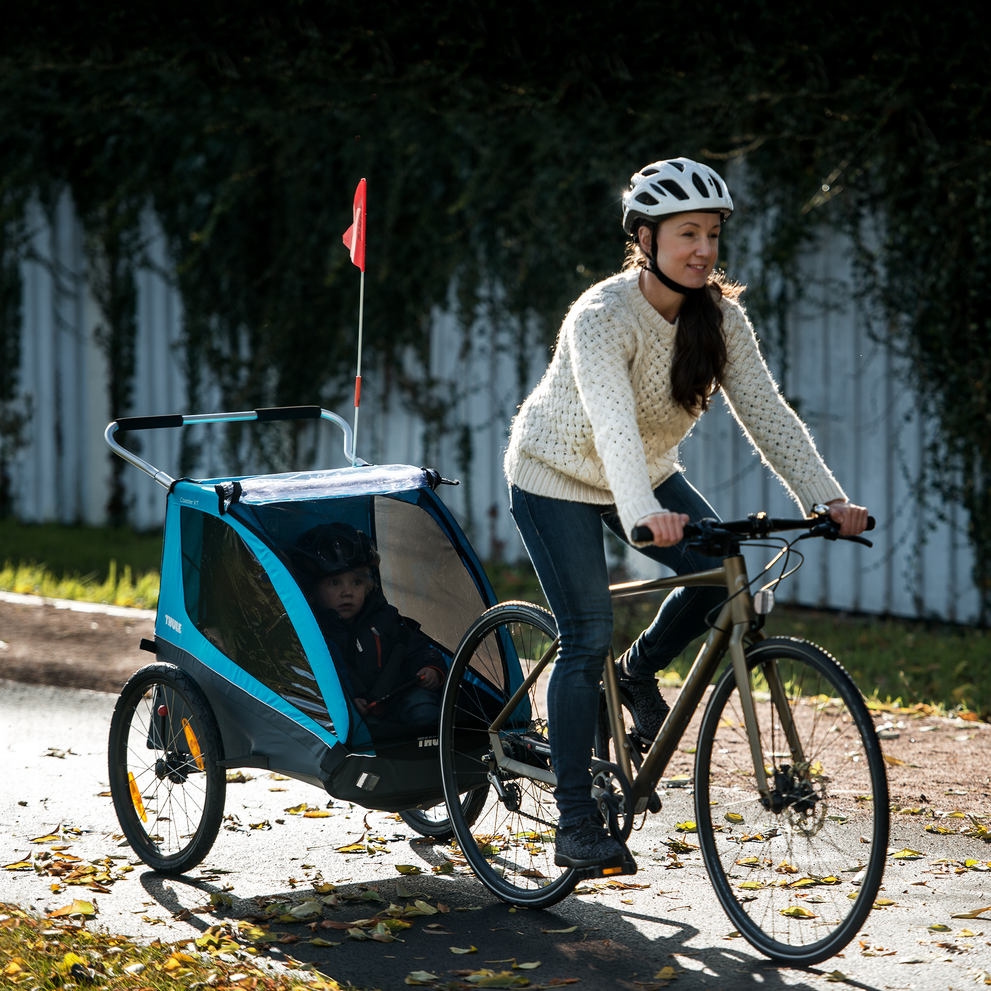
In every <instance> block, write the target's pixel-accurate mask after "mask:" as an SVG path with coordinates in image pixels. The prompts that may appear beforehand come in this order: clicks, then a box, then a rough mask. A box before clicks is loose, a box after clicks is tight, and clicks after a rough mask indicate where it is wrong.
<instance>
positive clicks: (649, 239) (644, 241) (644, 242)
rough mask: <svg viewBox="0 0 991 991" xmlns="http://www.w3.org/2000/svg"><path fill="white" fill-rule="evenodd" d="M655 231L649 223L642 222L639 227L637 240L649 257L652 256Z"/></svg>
mask: <svg viewBox="0 0 991 991" xmlns="http://www.w3.org/2000/svg"><path fill="white" fill-rule="evenodd" d="M653 240H654V238H653V232H652V231H651V229H650V227H649V226H648V225H647V224H641V225H640V226H639V227H638V228H637V241H638V243H639V244H640V250H641V251H642V252H643V253H644V254H645V255H646V256H647V257H648V258H650V257H651V251H650V249H651V245H652V243H653Z"/></svg>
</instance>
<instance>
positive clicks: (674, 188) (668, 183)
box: [638, 163, 688, 200]
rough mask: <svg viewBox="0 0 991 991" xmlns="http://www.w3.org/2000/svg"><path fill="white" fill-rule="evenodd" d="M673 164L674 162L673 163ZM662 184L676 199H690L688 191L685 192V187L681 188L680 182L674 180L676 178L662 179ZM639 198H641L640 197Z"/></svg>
mask: <svg viewBox="0 0 991 991" xmlns="http://www.w3.org/2000/svg"><path fill="white" fill-rule="evenodd" d="M672 164H673V163H672ZM661 185H662V186H663V187H664V188H665V189H666V190H667V191H668V192H669V193H671V194H672V195H673V196H674V198H675V199H678V200H687V199H688V193H686V192H685V191H684V190H683V189H682V188H681V186H679V185H678V183H676V182H675V181H674V179H662V180H661ZM638 199H639V197H638Z"/></svg>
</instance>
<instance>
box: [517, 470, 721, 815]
mask: <svg viewBox="0 0 991 991" xmlns="http://www.w3.org/2000/svg"><path fill="white" fill-rule="evenodd" d="M654 495H655V496H656V497H657V501H658V503H659V504H660V506H663V507H664V508H665V509H667V510H669V511H670V512H673V513H687V514H688V516H689V517H690V518H691V519H692V520H698V519H700V518H702V517H704V516H713V517H714V516H715V515H716V513H715V512H714V511H713V509H712V507H711V506H710V505H709V504H708V503H707V502H706V501H705V499H703V498H702V496H701V495H700V494H699V493H698V492H697V491H696V490H695V489H694V488H693V487H692V486H691V485H690V484H689V483H688V482H687V481H686V480H685V479H684V478H683V477H682V476H681V475H673V476H672V477H671V478H669V479H667V481H664V482H662V483H661V484H660V485H659V486H658V487H657V488H656V489H655V490H654ZM510 499H511V509H512V513H513V518H514V519H515V520H516V526H517V528H518V529H519V531H520V536H521V537H522V538H523V543H524V544H525V545H526V549H527V552H528V553H529V555H530V560H531V561H532V562H533V566H534V568H535V569H536V571H537V577H538V578H539V579H540V585H541V587H542V588H543V590H544V595H545V596H546V597H547V602H548V604H549V605H550V607H551V611H552V612H553V613H554V617H555V619H556V620H557V627H558V633H559V634H560V637H561V645H560V652H559V656H558V659H557V662H556V663H555V665H554V672H553V674H552V675H551V679H550V683H549V684H548V688H547V718H548V722H549V724H550V746H551V759H552V760H553V763H554V770H555V772H556V774H557V780H558V784H557V789H556V791H555V793H554V797H555V799H556V800H557V806H558V809H559V811H560V823H561V825H569V824H571V823H574V822H576V821H577V820H579V819H581V818H582V817H583V816H586V815H589V814H590V813H593V812H594V811H595V802H594V801H593V799H592V796H591V775H590V774H589V760H590V756H591V752H592V746H593V743H594V740H595V723H596V719H597V714H598V708H599V686H600V684H601V681H602V666H603V663H604V661H605V657H606V654H607V653H608V652H609V650H610V648H611V647H612V631H613V612H612V601H611V599H610V596H609V576H608V571H607V568H606V555H605V549H604V547H603V544H602V524H603V523H605V525H606V526H608V527H609V529H610V530H612V531H613V533H615V534H616V535H617V536H618V537H619V538H620V539H621V540H623V541H626V535H625V534H624V533H623V528H622V525H621V524H620V522H619V517H618V516H617V514H616V507H615V506H595V505H591V504H589V503H582V502H566V501H564V500H561V499H549V498H547V497H546V496H538V495H533V494H532V493H530V492H524V491H522V490H521V489H519V488H517V487H516V486H515V485H514V486H512V488H511V491H510ZM627 542H628V541H627ZM636 550H638V551H640V553H642V554H646V555H647V557H649V558H652V559H653V560H655V561H659V562H660V563H661V564H664V565H666V566H667V567H668V568H670V569H671V570H672V571H674V572H675V574H686V573H689V572H692V571H701V570H704V569H707V568H718V567H720V566H721V565H722V560H721V559H719V558H711V557H703V556H702V555H701V554H698V553H696V552H695V551H693V550H689V549H688V548H686V547H685V545H684V542H682V543H681V544H678V545H676V546H675V547H656V546H654V545H650V546H648V547H637V548H636ZM725 598H726V594H725V592H724V590H723V589H720V588H678V589H675V590H674V591H673V592H672V593H671V594H670V595H668V597H667V598H666V599H665V600H664V602H663V604H662V605H661V608H660V609H659V610H658V612H657V615H656V616H655V617H654V620H653V622H652V623H651V624H650V626H649V627H648V628H647V629H646V630H644V632H643V633H642V634H641V635H640V636H639V637H638V638H637V640H636V642H635V643H634V644H633V646H632V647H631V648H630V659H629V670H630V672H631V673H632V674H634V675H638V676H642V677H649V676H650V675H652V674H653V673H654V672H656V671H658V670H660V669H661V668H663V667H666V666H667V665H668V664H670V663H671V661H672V660H674V658H675V657H677V656H678V655H679V654H680V653H681V652H682V651H683V650H684V649H685V647H687V646H688V644H689V643H691V641H692V640H694V639H695V638H696V637H698V636H701V635H702V634H703V633H705V631H706V630H707V628H708V627H707V626H706V622H705V618H706V614H707V613H708V612H709V611H710V610H712V609H713V608H715V607H717V606H718V605H719V604H720V603H721V602H723V601H724V600H725Z"/></svg>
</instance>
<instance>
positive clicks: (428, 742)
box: [417, 736, 440, 747]
mask: <svg viewBox="0 0 991 991" xmlns="http://www.w3.org/2000/svg"><path fill="white" fill-rule="evenodd" d="M417 746H420V747H439V746H440V739H439V738H438V737H436V736H421V737H420V739H419V740H417Z"/></svg>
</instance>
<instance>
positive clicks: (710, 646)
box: [489, 554, 805, 814]
mask: <svg viewBox="0 0 991 991" xmlns="http://www.w3.org/2000/svg"><path fill="white" fill-rule="evenodd" d="M713 585H714V586H719V587H722V588H725V589H726V590H727V591H728V593H729V598H728V599H727V601H726V602H725V603H724V604H723V607H722V609H721V610H720V612H719V617H718V619H717V620H716V622H715V624H714V625H713V627H712V631H711V632H710V633H709V636H708V637H707V638H706V641H705V643H704V644H703V645H702V647H701V649H700V650H699V652H698V655H697V656H696V658H695V661H694V662H693V664H692V667H691V670H690V671H689V672H688V674H687V676H686V677H685V680H684V682H683V683H682V686H681V693H680V694H679V696H678V700H677V701H676V702H675V704H674V707H673V708H672V709H671V712H670V714H669V715H668V717H667V719H666V720H665V721H664V725H663V726H662V727H661V731H660V733H659V734H658V735H657V739H655V740H654V742H653V743H652V744H651V747H650V749H649V750H648V751H647V754H646V756H645V757H644V760H643V763H642V765H641V766H640V769H639V771H638V773H637V774H636V775H635V776H634V775H633V773H632V761H631V757H630V754H631V750H630V745H629V742H628V740H627V737H626V727H625V725H624V720H623V709H622V705H621V704H620V696H619V683H618V681H617V678H616V667H615V664H614V663H613V656H612V651H610V652H609V655H608V656H607V658H606V663H605V667H604V671H603V679H602V680H603V686H604V689H605V695H606V708H607V711H608V713H609V728H610V732H611V735H612V738H613V740H614V741H615V745H616V763H617V764H618V766H619V768H620V770H621V771H622V772H623V774H624V776H625V777H626V780H627V781H628V782H629V783H630V785H631V788H632V794H633V803H634V809H633V812H634V814H636V813H640V812H645V811H646V809H647V805H648V802H649V801H650V797H651V795H652V794H653V791H654V789H655V788H656V787H657V783H658V782H659V781H660V779H661V775H662V774H663V773H664V769H665V768H666V767H667V765H668V762H669V761H670V760H671V757H672V755H673V754H674V751H675V748H676V747H677V746H678V743H679V742H680V741H681V738H682V737H683V736H684V734H685V730H686V729H687V728H688V724H689V723H690V722H691V720H692V716H693V714H694V713H695V710H696V709H697V708H698V706H699V704H700V703H701V701H702V697H703V696H704V695H705V690H706V688H707V687H708V685H709V683H710V682H711V681H712V678H713V675H714V674H715V673H716V669H717V667H718V666H719V663H720V662H721V661H722V659H723V657H724V656H725V654H726V653H727V651H728V652H729V655H730V661H731V662H732V665H733V671H734V674H735V676H736V684H737V688H738V690H739V692H740V703H741V705H742V707H743V719H744V724H745V726H746V730H747V739H748V740H749V742H750V754H751V758H752V760H753V764H754V776H755V778H756V780H757V790H758V792H759V793H760V796H761V797H762V798H764V799H769V798H770V793H771V791H770V787H769V786H768V781H767V772H766V770H765V765H764V755H763V752H762V751H761V745H760V726H759V724H758V721H757V709H756V706H755V705H754V696H753V689H752V686H751V684H750V677H749V674H748V672H747V662H746V657H745V654H744V645H743V640H744V637H745V636H746V635H747V634H748V633H750V632H751V631H752V630H754V628H755V622H754V621H755V619H756V616H757V614H756V612H755V611H754V604H753V598H752V596H751V595H750V592H749V589H748V585H749V582H748V578H747V567H746V561H745V559H744V557H743V555H742V554H736V555H733V556H731V557H727V558H724V560H723V565H722V567H720V568H712V569H710V570H708V571H697V572H695V573H694V574H690V575H673V576H671V577H670V578H657V579H654V580H653V581H637V582H625V583H623V584H620V585H610V586H609V591H610V593H611V594H612V598H613V599H621V598H625V597H627V596H633V595H644V594H646V593H648V592H657V591H661V590H664V589H675V588H680V587H682V586H687V587H696V586H713ZM557 645H558V641H557V640H556V639H555V640H554V641H553V643H552V644H551V645H550V647H548V649H547V651H546V652H545V653H544V655H543V657H541V658H539V659H538V660H537V662H536V663H535V664H534V665H533V668H532V669H531V671H530V673H529V674H528V675H527V676H526V678H525V679H524V681H523V683H522V684H521V685H520V686H519V688H517V689H516V691H515V692H514V693H513V695H512V697H511V698H510V700H509V701H508V702H507V703H506V705H505V706H504V707H503V709H502V711H501V712H500V713H499V715H498V716H496V718H495V719H494V720H493V722H492V724H491V725H490V727H489V741H490V743H491V745H492V753H493V756H494V757H495V761H496V765H497V766H498V767H499V768H500V769H501V770H504V771H507V772H509V773H511V774H514V775H520V776H523V777H529V778H535V779H536V780H538V781H543V782H544V783H546V784H548V785H551V786H552V787H553V786H555V785H556V784H557V776H556V775H555V774H554V772H553V771H545V770H543V769H541V768H537V767H533V766H531V765H530V764H524V763H523V762H521V761H517V760H514V759H513V758H511V757H507V756H506V753H505V751H504V750H503V746H502V741H501V739H500V737H499V732H500V730H501V729H502V727H503V726H504V725H505V724H506V722H507V721H508V719H509V717H510V716H511V715H512V713H513V712H514V710H515V709H516V707H517V706H518V705H519V703H520V701H521V700H522V699H523V698H524V696H525V695H526V694H527V692H529V690H530V688H531V686H532V685H533V684H534V682H536V680H537V678H539V677H540V675H541V673H542V672H543V670H544V668H545V667H546V666H547V665H548V664H549V663H550V662H551V661H552V660H553V659H554V658H555V657H556V655H557ZM764 675H765V677H766V679H767V683H768V690H769V693H770V696H771V701H772V703H773V705H774V707H775V709H776V710H777V712H778V716H779V718H780V719H781V724H782V727H783V729H784V732H785V736H786V738H787V740H788V744H789V748H790V750H791V755H792V761H793V763H794V764H798V765H800V764H802V763H803V762H804V760H805V757H804V754H803V752H802V746H801V743H800V741H799V738H798V733H797V731H796V729H795V724H794V722H793V720H792V718H791V710H790V709H789V707H788V699H787V696H786V694H785V689H784V685H783V684H782V682H781V678H780V675H779V673H778V669H777V665H776V664H775V663H774V662H771V663H770V664H766V665H765V666H764Z"/></svg>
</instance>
